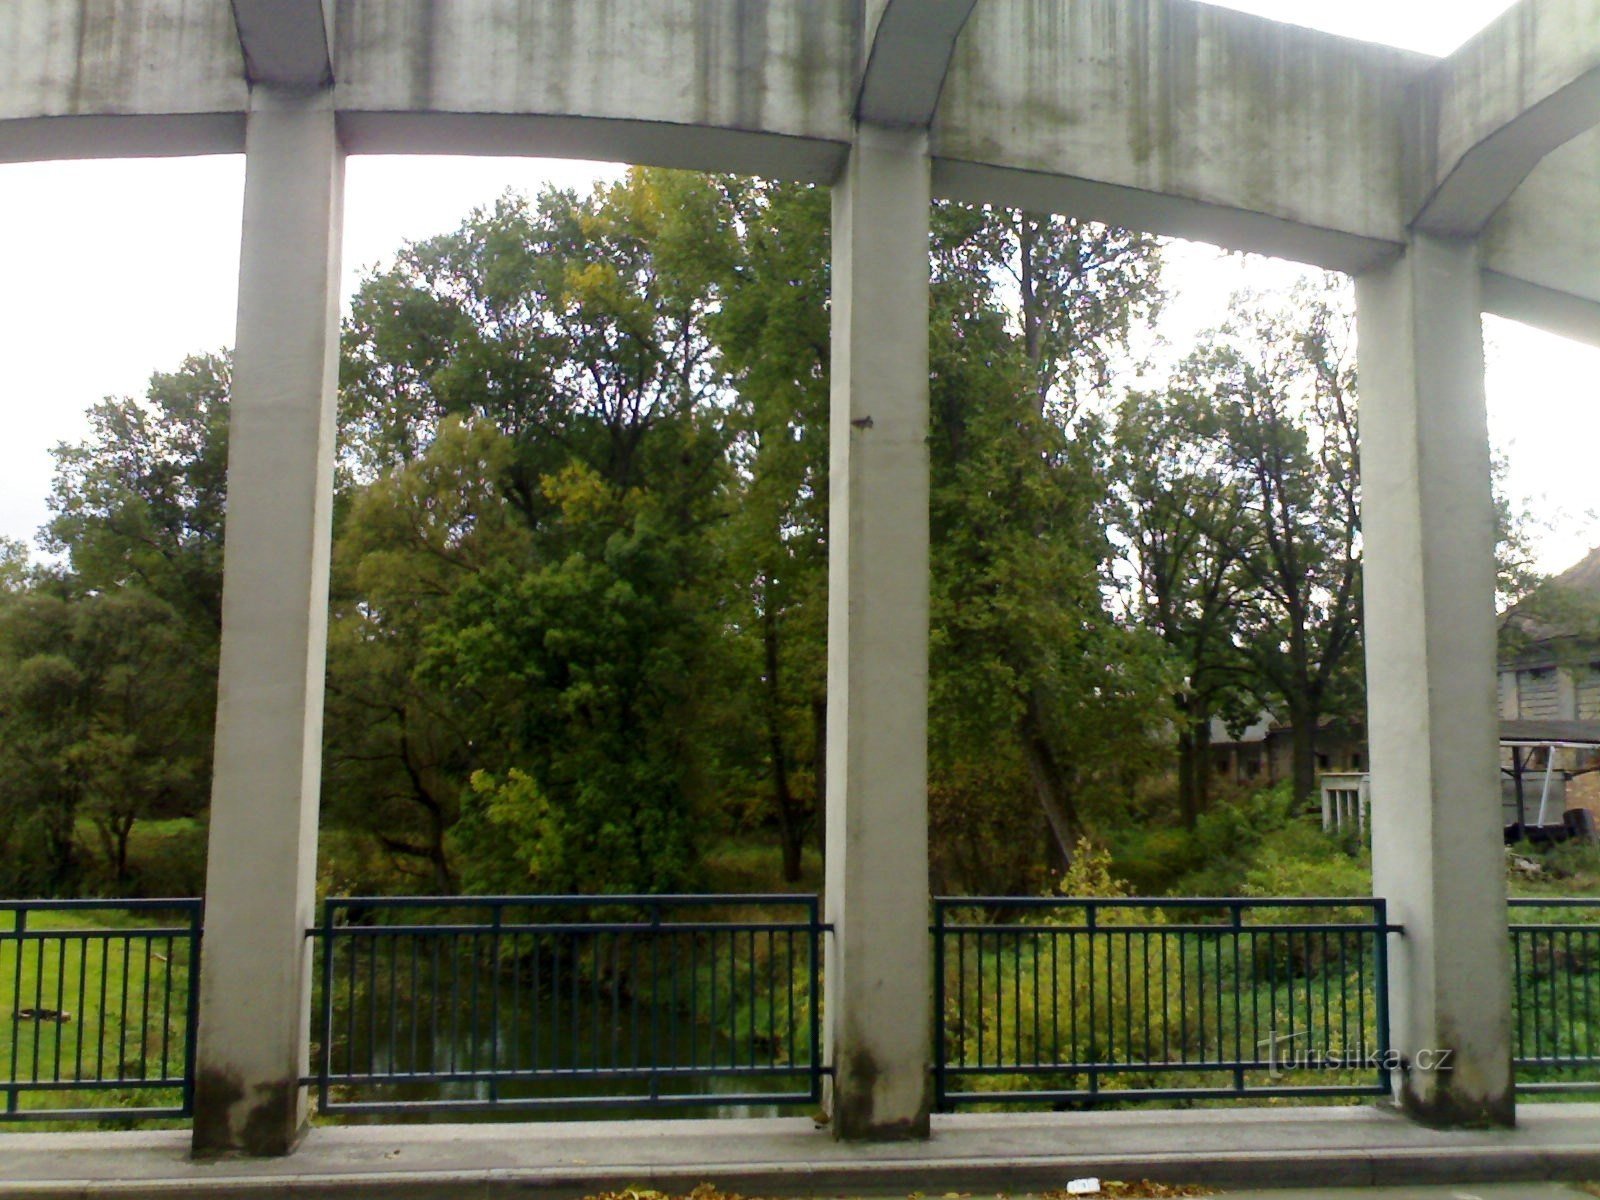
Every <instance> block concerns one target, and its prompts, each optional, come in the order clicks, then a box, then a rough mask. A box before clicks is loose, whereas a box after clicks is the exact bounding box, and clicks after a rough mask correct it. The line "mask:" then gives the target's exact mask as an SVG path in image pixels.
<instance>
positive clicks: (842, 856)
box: [824, 126, 932, 1139]
mask: <svg viewBox="0 0 1600 1200" xmlns="http://www.w3.org/2000/svg"><path fill="white" fill-rule="evenodd" d="M929 187H930V169H929V160H928V153H927V135H926V133H924V132H922V131H914V132H913V131H899V130H896V131H890V130H884V129H879V128H873V127H868V126H863V127H862V128H861V129H860V130H859V133H858V136H857V139H856V142H855V145H854V147H853V148H852V150H851V153H850V161H849V164H848V166H847V167H846V170H845V173H844V176H843V178H842V179H841V180H840V181H839V182H838V183H837V184H836V185H835V187H834V193H833V196H834V199H833V366H832V376H833V405H832V421H831V426H830V429H831V433H830V438H831V463H830V491H829V495H830V511H831V517H830V528H829V550H828V553H829V564H828V755H827V761H828V781H827V782H828V787H827V794H828V821H827V901H826V902H827V913H828V919H829V920H830V921H832V922H833V927H834V932H833V936H832V937H831V938H830V939H829V945H828V957H827V969H826V980H827V994H826V999H825V1006H824V1007H825V1014H826V1022H827V1023H826V1036H827V1040H828V1042H829V1047H830V1050H831V1056H832V1059H831V1060H832V1062H833V1063H834V1070H835V1076H834V1080H833V1094H832V1113H833V1130H834V1134H835V1136H837V1137H840V1138H850V1139H865V1138H873V1139H885V1138H916V1137H927V1136H928V1112H929V1108H930V1101H931V1086H930V1073H929V1069H930V1063H929V1052H930V1046H931V1044H932V1040H931V1036H930V1029H931V1021H932V1006H931V1002H930V996H929V986H930V980H931V961H930V950H929V938H928V919H929V917H928V819H927V807H928V806H927V713H928V440H927V438H928V270H929V268H928V212H929V203H930V195H929Z"/></svg>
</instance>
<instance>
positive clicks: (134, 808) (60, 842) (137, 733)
mask: <svg viewBox="0 0 1600 1200" xmlns="http://www.w3.org/2000/svg"><path fill="white" fill-rule="evenodd" d="M206 698H208V692H207V690H206V689H205V687H204V686H203V684H202V681H200V680H197V679H196V678H195V671H194V664H193V659H192V656H191V654H190V648H189V645H188V639H187V636H186V631H185V630H184V628H183V623H182V621H181V619H180V618H179V617H178V616H177V614H176V613H175V612H174V611H173V610H172V608H171V607H170V606H169V605H167V604H166V603H165V602H163V601H160V600H157V599H155V598H153V597H151V596H149V595H148V594H145V593H143V592H141V591H139V590H136V589H129V590H125V591H122V592H116V593H107V594H96V595H91V596H86V597H74V596H70V595H63V594H60V593H59V592H58V591H51V590H40V591H36V592H34V593H32V594H28V595H24V596H21V597H17V598H13V599H10V600H9V601H7V602H6V603H4V604H0V777H3V778H4V779H5V780H6V783H7V786H6V791H5V795H4V797H3V798H0V847H3V848H4V850H5V854H4V863H5V865H4V867H3V868H0V870H3V876H0V878H3V879H4V882H5V885H6V886H7V887H8V888H10V889H15V890H21V891H26V892H29V893H31V894H36V895H37V894H44V895H70V894H71V893H72V892H73V891H74V890H75V889H76V888H77V887H78V886H79V884H80V882H81V880H82V876H83V863H82V858H81V854H80V848H79V845H78V840H77V839H78V822H79V819H80V818H83V817H87V818H88V819H89V820H90V821H91V822H92V824H93V827H94V828H95V830H96V831H97V833H98V835H99V839H100V843H101V849H102V852H103V855H104V858H105V861H106V863H107V865H108V867H109V870H110V874H111V882H112V883H113V885H114V886H116V887H117V888H119V889H123V888H126V887H127V886H128V885H129V883H130V874H129V864H128V842H129V837H130V834H131V832H132V830H133V827H134V824H135V822H136V821H138V820H140V819H142V818H146V817H165V816H176V815H191V814H193V813H195V812H197V811H198V810H199V808H200V806H201V804H202V803H203V799H204V786H205V778H206V776H205V773H204V770H203V765H204V756H203V755H202V754H201V753H199V748H198V747H197V746H196V745H195V743H194V740H193V738H192V731H193V730H194V729H195V728H196V727H197V726H198V725H199V724H200V721H201V719H202V717H201V714H197V713H196V712H195V711H194V709H195V706H196V704H197V702H203V701H204V700H205V699H206Z"/></svg>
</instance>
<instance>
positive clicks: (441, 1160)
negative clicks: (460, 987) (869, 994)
mask: <svg viewBox="0 0 1600 1200" xmlns="http://www.w3.org/2000/svg"><path fill="white" fill-rule="evenodd" d="M1519 1118H1520V1122H1521V1123H1520V1125H1519V1126H1518V1128H1517V1129H1515V1130H1506V1131H1494V1132H1489V1131H1483V1132H1454V1133H1442V1132H1438V1131H1435V1130H1429V1129H1424V1128H1421V1127H1420V1126H1417V1125H1415V1124H1412V1123H1411V1122H1410V1121H1407V1120H1405V1119H1404V1118H1402V1117H1400V1116H1398V1115H1397V1114H1395V1113H1394V1112H1392V1111H1389V1110H1387V1109H1384V1108H1379V1107H1351V1108H1266V1109H1262V1108H1257V1109H1208V1110H1198V1111H1189V1112H1170V1111H1133V1110H1123V1111H1115V1112H1095V1113H1071V1114H1066V1113H1063V1114H1053V1113H1046V1114H998V1113H995V1114H963V1115H956V1116H942V1117H937V1118H935V1122H934V1136H933V1138H932V1140H931V1141H928V1142H925V1143H898V1144H875V1145H865V1146H863V1145H845V1144H840V1143H838V1142H835V1141H833V1140H832V1139H831V1138H829V1137H828V1135H827V1134H826V1133H824V1132H819V1131H818V1130H816V1129H815V1128H813V1126H812V1123H811V1122H810V1120H808V1119H805V1118H779V1119H773V1120H723V1121H633V1122H593V1123H572V1124H530V1125H500V1124H496V1125H411V1126H405V1125H376V1126H365V1127H352V1126H340V1127H329V1128H322V1129H315V1130H313V1131H312V1132H311V1133H310V1134H309V1135H308V1136H307V1138H306V1140H305V1143H304V1145H303V1146H302V1147H301V1148H300V1150H299V1151H298V1152H297V1153H296V1154H295V1155H293V1156H292V1157H290V1158H287V1159H273V1160H260V1159H254V1160H252V1159H225V1160H221V1161H214V1162H205V1163H195V1162H191V1161H189V1159H188V1157H187V1150H188V1135H187V1133H185V1132H182V1131H172V1132H152V1133H98V1134H85V1133H55V1134H52V1133H17V1134H0V1200H24V1198H26V1200H38V1198H43V1197H49V1198H51V1200H61V1198H63V1197H73V1198H75V1200H82V1198H87V1197H93V1198H101V1197H106V1198H109V1197H116V1198H117V1200H152V1198H154V1197H161V1198H163V1200H174V1198H176V1197H182V1196H195V1197H206V1198H208V1200H209V1198H210V1197H217V1198H219V1200H265V1198H266V1197H284V1196H293V1197H300V1198H304V1197H328V1198H330V1200H331V1198H335V1197H337V1198H344V1197H373V1198H382V1200H445V1198H448V1200H489V1198H491V1197H493V1198H495V1200H498V1198H500V1197H509V1196H517V1197H530V1198H531V1197H543V1198H546V1200H565V1198H568V1197H576V1196H582V1195H584V1194H586V1193H590V1192H595V1191H601V1190H609V1189H616V1188H622V1187H626V1186H629V1185H638V1186H644V1187H652V1188H658V1189H661V1190H663V1191H667V1190H671V1191H687V1190H688V1189H690V1188H692V1187H693V1186H694V1185H696V1184H698V1183H701V1182H711V1183H715V1184H716V1185H717V1186H718V1187H720V1188H722V1189H724V1190H726V1191H730V1192H739V1193H742V1194H744V1195H746V1196H793V1197H812V1196H866V1195H901V1196H904V1195H906V1194H907V1193H909V1192H913V1191H916V1192H921V1193H923V1194H925V1195H927V1196H930V1197H939V1196H942V1195H944V1194H945V1193H949V1192H971V1193H975V1194H988V1195H993V1194H995V1193H1000V1192H1006V1193H1011V1194H1020V1193H1026V1192H1040V1191H1045V1190H1050V1189H1056V1188H1063V1187H1065V1185H1066V1183H1067V1182H1068V1180H1071V1179H1075V1178H1080V1177H1083V1176H1098V1177H1100V1178H1104V1179H1155V1180H1161V1181H1165V1182H1173V1183H1198V1184H1211V1185H1221V1186H1229V1187H1232V1188H1236V1189H1246V1188H1257V1189H1260V1188H1274V1187H1276V1188H1284V1187H1302V1188H1303V1187H1322V1188H1338V1187H1345V1186H1352V1185H1356V1186H1366V1185H1372V1184H1389V1185H1413V1186H1411V1187H1403V1188H1402V1189H1401V1190H1400V1191H1398V1192H1396V1193H1394V1194H1395V1195H1403V1196H1413V1195H1419V1194H1422V1193H1420V1192H1419V1191H1418V1188H1419V1187H1420V1186H1421V1185H1424V1184H1437V1183H1449V1184H1462V1185H1467V1184H1484V1183H1489V1182H1495V1181H1523V1182H1525V1183H1528V1184H1532V1183H1536V1182H1539V1181H1545V1180H1559V1179H1600V1105H1596V1104H1548V1105H1525V1106H1523V1108H1522V1109H1521V1111H1520V1113H1519ZM1457 1191H1459V1192H1460V1193H1461V1194H1463V1195H1470V1194H1478V1195H1484V1193H1482V1192H1478V1193H1473V1192H1472V1189H1471V1188H1470V1187H1463V1188H1460V1189H1455V1190H1454V1191H1452V1190H1448V1189H1447V1190H1446V1191H1445V1192H1443V1193H1441V1196H1452V1195H1454V1194H1456V1192H1457ZM1334 1194H1337V1193H1334ZM1567 1194H1568V1191H1567V1190H1565V1189H1554V1190H1549V1189H1547V1190H1545V1191H1544V1193H1543V1195H1544V1196H1549V1197H1552V1198H1553V1197H1557V1196H1563V1197H1564V1196H1566V1195H1567ZM1490 1195H1493V1194H1492V1193H1491V1194H1490ZM1512 1196H1515V1197H1517V1198H1518V1200H1534V1198H1535V1197H1541V1193H1540V1192H1539V1191H1536V1190H1534V1189H1533V1188H1531V1187H1527V1186H1524V1187H1521V1188H1517V1189H1513V1190H1512V1191H1510V1192H1506V1191H1501V1192H1500V1194H1499V1196H1495V1197H1494V1200H1500V1198H1501V1197H1506V1198H1507V1200H1509V1197H1512ZM1372 1197H1373V1193H1371V1192H1367V1193H1364V1194H1363V1195H1362V1200H1372ZM1300 1200H1308V1198H1307V1197H1306V1196H1305V1195H1303V1194H1302V1195H1301V1197H1300ZM1484 1200H1490V1196H1489V1195H1485V1196H1484ZM1541 1200H1542V1197H1541Z"/></svg>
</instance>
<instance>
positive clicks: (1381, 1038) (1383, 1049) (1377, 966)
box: [1362, 899, 1390, 1088]
mask: <svg viewBox="0 0 1600 1200" xmlns="http://www.w3.org/2000/svg"><path fill="white" fill-rule="evenodd" d="M1372 915H1373V920H1374V923H1375V925H1376V929H1375V931H1374V933H1373V941H1374V943H1375V948H1376V951H1377V958H1376V960H1375V962H1374V963H1373V969H1374V973H1375V975H1376V979H1375V980H1374V982H1373V987H1374V990H1375V991H1376V992H1377V994H1378V995H1377V1000H1378V1003H1377V1025H1378V1086H1379V1087H1382V1088H1387V1087H1388V1086H1389V1083H1390V1079H1389V907H1388V902H1387V901H1386V900H1381V899H1380V900H1377V901H1374V903H1373V914H1372ZM1365 1007H1366V1006H1365V1005H1363V1006H1362V1008H1363V1010H1364V1009H1365Z"/></svg>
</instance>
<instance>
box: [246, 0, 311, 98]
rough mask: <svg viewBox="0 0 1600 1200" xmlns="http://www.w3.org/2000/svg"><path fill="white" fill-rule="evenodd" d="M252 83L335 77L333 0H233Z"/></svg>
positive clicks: (293, 83) (305, 82) (291, 83)
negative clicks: (331, 1) (330, 0)
mask: <svg viewBox="0 0 1600 1200" xmlns="http://www.w3.org/2000/svg"><path fill="white" fill-rule="evenodd" d="M232 3H233V18H234V22H235V24H236V25H237V27H238V30H239V45H240V46H241V47H242V48H243V50H244V62H245V72H246V75H247V77H248V78H249V80H250V82H251V83H271V84H280V85H284V86H287V87H321V86H323V85H325V84H329V83H332V82H333V57H332V53H331V48H332V45H333V11H332V4H331V3H330V2H329V0H232Z"/></svg>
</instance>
